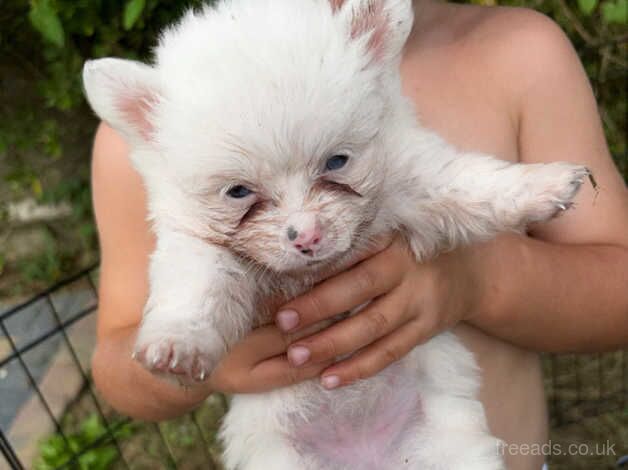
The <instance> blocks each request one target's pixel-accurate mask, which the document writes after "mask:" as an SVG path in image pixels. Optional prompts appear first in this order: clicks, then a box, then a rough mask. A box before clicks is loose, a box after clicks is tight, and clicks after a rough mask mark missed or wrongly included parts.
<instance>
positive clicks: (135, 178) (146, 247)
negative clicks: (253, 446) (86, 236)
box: [92, 125, 209, 420]
mask: <svg viewBox="0 0 628 470" xmlns="http://www.w3.org/2000/svg"><path fill="white" fill-rule="evenodd" d="M92 187H93V198H94V211H95V215H96V220H97V224H98V231H99V236H100V250H101V266H100V284H99V309H98V339H97V346H96V349H95V352H94V356H93V359H92V373H93V377H94V381H95V383H96V386H97V387H98V389H99V390H100V391H101V393H102V394H103V395H104V397H105V398H106V399H107V401H108V402H109V403H110V404H111V405H112V406H114V408H116V409H117V410H118V411H120V412H122V413H124V414H128V415H132V416H134V417H139V418H144V419H155V420H157V419H165V418H169V417H173V416H177V415H180V414H182V413H183V412H185V411H187V410H189V409H191V408H193V407H194V406H195V405H196V404H198V403H199V402H200V401H202V400H203V399H204V398H205V397H207V395H208V394H209V389H208V388H207V387H202V386H199V387H195V388H192V389H189V390H184V389H183V388H180V387H177V386H175V385H172V384H170V383H167V382H165V381H162V380H159V379H158V378H156V377H155V376H153V375H152V374H151V373H150V372H148V371H146V370H145V369H144V368H143V367H142V366H141V365H140V364H139V363H137V362H135V361H133V360H132V358H131V351H132V349H133V344H134V342H135V335H136V331H137V327H138V325H139V323H140V321H141V316H142V310H143V307H144V303H145V302H146V296H147V292H148V276H147V269H148V258H149V255H150V253H151V251H152V250H153V248H154V237H153V235H152V233H151V231H150V229H149V224H148V222H147V221H146V200H145V194H144V190H143V186H142V182H141V179H140V177H139V175H138V174H137V173H136V172H135V170H134V169H133V168H132V167H131V164H130V161H129V159H128V148H127V146H126V144H125V143H124V141H123V140H122V139H121V137H119V136H118V134H116V133H115V132H114V131H113V130H112V129H111V128H109V127H107V126H105V125H101V126H100V128H99V130H98V132H97V134H96V139H95V142H94V150H93V160H92Z"/></svg>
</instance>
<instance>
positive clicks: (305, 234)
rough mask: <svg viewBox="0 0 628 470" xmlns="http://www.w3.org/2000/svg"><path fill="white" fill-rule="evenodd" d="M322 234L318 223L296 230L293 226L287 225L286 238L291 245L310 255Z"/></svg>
mask: <svg viewBox="0 0 628 470" xmlns="http://www.w3.org/2000/svg"><path fill="white" fill-rule="evenodd" d="M322 236H323V234H322V232H321V228H320V226H319V225H318V223H315V224H312V225H310V226H309V227H305V228H302V229H301V230H297V229H296V228H294V227H293V226H290V227H288V239H289V240H290V241H292V245H293V246H294V247H295V248H296V249H297V250H299V251H300V252H301V253H303V254H304V255H308V256H312V255H313V254H314V252H315V251H316V248H317V247H318V245H319V244H320V242H321V238H322Z"/></svg>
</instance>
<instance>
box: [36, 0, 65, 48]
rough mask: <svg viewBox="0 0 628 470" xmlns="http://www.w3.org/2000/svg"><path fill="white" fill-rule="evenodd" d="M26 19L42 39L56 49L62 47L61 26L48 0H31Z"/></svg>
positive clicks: (62, 35)
mask: <svg viewBox="0 0 628 470" xmlns="http://www.w3.org/2000/svg"><path fill="white" fill-rule="evenodd" d="M28 19H29V20H30V21H31V24H32V25H33V27H34V28H35V29H36V30H37V31H39V32H40V33H41V35H42V36H43V37H44V39H46V40H47V41H50V42H51V43H52V44H54V45H55V46H57V47H63V44H64V43H65V41H64V34H63V26H62V25H61V20H60V19H59V15H57V12H56V10H55V8H54V6H53V4H52V2H51V1H50V0H32V1H31V10H30V12H29V13H28Z"/></svg>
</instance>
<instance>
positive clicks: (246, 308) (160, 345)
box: [134, 231, 255, 383]
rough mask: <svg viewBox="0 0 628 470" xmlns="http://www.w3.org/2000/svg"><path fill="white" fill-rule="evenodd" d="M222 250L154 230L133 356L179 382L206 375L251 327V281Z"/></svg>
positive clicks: (177, 235)
mask: <svg viewBox="0 0 628 470" xmlns="http://www.w3.org/2000/svg"><path fill="white" fill-rule="evenodd" d="M245 274H246V273H245V271H244V268H243V266H241V265H240V263H239V262H238V260H236V259H235V258H234V257H233V256H232V255H231V254H230V253H229V252H227V250H225V249H223V248H221V247H217V246H214V245H210V244H208V243H206V242H204V241H202V240H199V239H197V238H193V237H190V236H187V235H184V234H181V233H178V232H174V231H161V232H160V233H158V234H157V248H156V250H155V253H154V254H153V255H152V257H151V260H150V267H149V278H150V279H149V281H150V292H149V298H148V301H147V303H146V306H145V309H144V317H143V320H142V324H141V326H140V329H139V332H138V336H137V340H136V345H135V350H134V356H135V358H136V359H137V360H138V361H139V362H141V363H142V364H143V365H144V366H145V367H146V368H147V369H149V370H151V371H153V372H154V373H157V374H162V375H164V376H166V377H167V378H170V379H176V380H177V381H179V382H182V383H188V382H190V381H202V380H204V379H205V378H206V377H208V376H209V374H210V372H211V371H212V370H213V368H214V366H215V365H216V363H217V362H218V361H219V360H220V359H221V357H222V356H223V354H224V353H225V352H226V349H227V346H229V345H230V344H232V343H234V342H235V341H237V340H238V339H239V338H241V337H242V336H243V335H244V333H246V332H247V331H248V330H249V329H250V327H251V318H252V315H253V312H254V309H253V296H254V292H255V286H254V283H253V282H252V281H251V280H250V279H247V276H246V275H245Z"/></svg>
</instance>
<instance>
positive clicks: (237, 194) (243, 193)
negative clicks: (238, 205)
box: [227, 184, 253, 199]
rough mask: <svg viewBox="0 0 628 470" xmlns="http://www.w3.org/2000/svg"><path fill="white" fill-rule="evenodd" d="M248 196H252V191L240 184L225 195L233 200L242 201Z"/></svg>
mask: <svg viewBox="0 0 628 470" xmlns="http://www.w3.org/2000/svg"><path fill="white" fill-rule="evenodd" d="M249 194H253V191H251V190H250V189H249V188H247V187H246V186H242V185H241V184H239V185H237V186H234V187H233V188H231V189H229V191H227V195H228V196H229V197H232V198H234V199H242V198H243V197H247V196H248V195H249Z"/></svg>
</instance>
